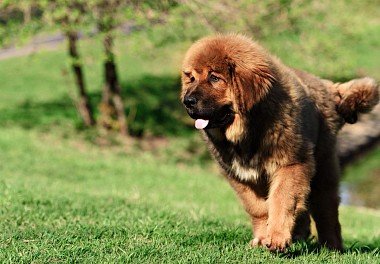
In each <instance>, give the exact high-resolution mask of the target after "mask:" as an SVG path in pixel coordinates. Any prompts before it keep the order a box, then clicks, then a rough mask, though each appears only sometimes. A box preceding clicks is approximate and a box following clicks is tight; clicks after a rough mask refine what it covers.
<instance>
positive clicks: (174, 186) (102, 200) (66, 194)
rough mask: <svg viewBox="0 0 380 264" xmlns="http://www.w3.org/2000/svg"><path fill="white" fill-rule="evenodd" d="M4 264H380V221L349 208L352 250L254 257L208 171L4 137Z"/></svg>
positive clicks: (244, 224)
mask: <svg viewBox="0 0 380 264" xmlns="http://www.w3.org/2000/svg"><path fill="white" fill-rule="evenodd" d="M0 148H1V150H2V151H1V153H0V160H1V164H0V171H1V180H0V193H1V198H0V208H1V209H0V229H1V230H2V232H1V234H0V262H17V263H22V262H26V263H29V262H36V263H45V262H80V263H82V262H103V263H104V262H115V261H130V262H136V263H143V262H146V263H152V262H176V263H178V262H223V263H224V262H228V263H230V262H236V263H241V262H257V263H259V262H264V261H274V262H276V263H281V262H288V261H289V262H295V263H305V262H308V263H310V262H328V263H364V262H365V263H376V261H377V260H378V257H379V250H378V248H379V247H380V237H379V235H380V234H379V229H378V222H379V220H380V213H379V212H378V211H374V210H372V211H371V210H367V209H357V208H351V207H343V208H342V209H341V221H342V228H343V237H344V239H345V245H346V248H347V251H346V252H345V253H343V254H337V253H332V252H328V251H326V250H320V251H318V250H317V249H316V247H315V244H313V242H308V243H307V244H305V243H303V244H302V243H299V244H295V245H294V246H293V247H292V248H291V249H290V250H289V252H288V253H287V254H270V253H268V252H266V251H265V250H262V249H250V248H249V247H248V246H247V244H248V242H249V240H250V239H251V231H250V225H249V220H248V219H247V217H246V215H245V213H244V211H243V209H242V208H241V206H240V205H239V203H238V202H237V199H236V198H235V195H234V194H233V192H232V190H231V188H229V186H228V185H227V183H226V182H225V181H224V180H223V179H222V178H220V177H218V176H217V174H218V173H216V172H215V170H213V169H212V168H209V167H204V166H202V165H199V164H198V165H196V164H195V165H192V166H186V165H183V164H180V163H177V162H172V161H164V160H162V159H160V158H157V157H156V156H155V155H152V154H151V153H147V152H134V153H131V154H128V153H126V152H125V151H122V150H121V149H117V150H115V149H108V148H106V149H104V148H99V147H97V146H94V145H93V144H90V143H83V142H78V141H75V140H72V139H62V138H59V137H56V136H53V135H51V134H45V133H40V132H34V131H26V130H24V129H21V128H12V129H11V128H5V129H2V130H0Z"/></svg>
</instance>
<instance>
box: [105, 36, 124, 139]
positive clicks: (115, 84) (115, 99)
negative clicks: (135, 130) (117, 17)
mask: <svg viewBox="0 0 380 264" xmlns="http://www.w3.org/2000/svg"><path fill="white" fill-rule="evenodd" d="M103 45H104V52H105V55H106V59H105V61H104V79H105V85H104V88H103V94H102V107H101V111H102V115H103V121H104V118H105V120H110V119H112V113H113V112H114V113H115V114H116V116H117V120H118V128H119V130H120V133H121V134H122V135H124V136H126V135H127V134H128V126H127V118H126V116H125V109H124V103H123V100H122V97H121V87H120V83H119V80H118V75H117V70H116V63H115V58H114V54H113V50H112V49H113V38H112V36H111V34H110V33H107V34H106V35H105V37H104V40H103ZM106 123H107V122H106Z"/></svg>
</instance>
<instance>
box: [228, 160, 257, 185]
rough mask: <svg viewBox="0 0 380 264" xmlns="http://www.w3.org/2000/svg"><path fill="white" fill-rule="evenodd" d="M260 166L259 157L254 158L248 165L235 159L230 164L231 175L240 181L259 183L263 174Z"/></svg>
mask: <svg viewBox="0 0 380 264" xmlns="http://www.w3.org/2000/svg"><path fill="white" fill-rule="evenodd" d="M258 165H259V164H258V157H257V156H254V157H253V158H252V160H251V161H250V162H249V163H248V164H247V163H243V162H241V161H240V160H239V159H236V158H234V159H232V162H231V164H230V168H231V169H230V170H231V173H232V174H233V175H234V176H235V177H236V178H238V179H240V180H243V181H257V180H258V179H259V178H260V175H261V174H262V169H261V168H260V167H259V166H258Z"/></svg>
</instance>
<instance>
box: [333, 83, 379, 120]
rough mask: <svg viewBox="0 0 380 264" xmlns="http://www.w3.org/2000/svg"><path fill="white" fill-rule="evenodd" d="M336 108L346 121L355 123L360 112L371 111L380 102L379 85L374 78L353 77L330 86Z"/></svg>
mask: <svg viewBox="0 0 380 264" xmlns="http://www.w3.org/2000/svg"><path fill="white" fill-rule="evenodd" d="M330 88H331V89H332V92H333V94H334V99H335V102H336V109H337V111H338V113H339V114H340V115H341V116H342V117H343V118H344V120H345V122H346V123H350V124H354V123H356V121H357V120H358V114H359V113H368V112H370V111H371V110H372V109H373V108H374V107H375V106H376V104H377V103H378V102H379V85H378V84H377V83H376V81H375V80H374V79H372V78H368V77H365V78H361V79H353V80H351V81H349V82H345V83H334V84H333V85H332V86H330Z"/></svg>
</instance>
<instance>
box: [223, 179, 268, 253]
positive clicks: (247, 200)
mask: <svg viewBox="0 0 380 264" xmlns="http://www.w3.org/2000/svg"><path fill="white" fill-rule="evenodd" d="M227 179H228V181H229V183H230V184H231V186H232V187H233V188H234V190H235V191H236V193H237V195H238V197H239V198H240V200H241V202H242V204H243V206H244V209H245V211H246V212H247V213H248V214H249V216H250V218H251V222H252V225H253V239H252V240H251V242H250V245H251V246H253V247H256V246H261V245H262V244H263V240H264V239H265V237H266V234H267V221H268V206H267V203H266V201H265V198H264V197H260V196H259V195H258V194H257V193H256V192H255V191H254V189H253V188H252V186H250V185H249V184H248V183H242V182H239V181H237V180H236V179H234V178H232V177H228V176H227Z"/></svg>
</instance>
